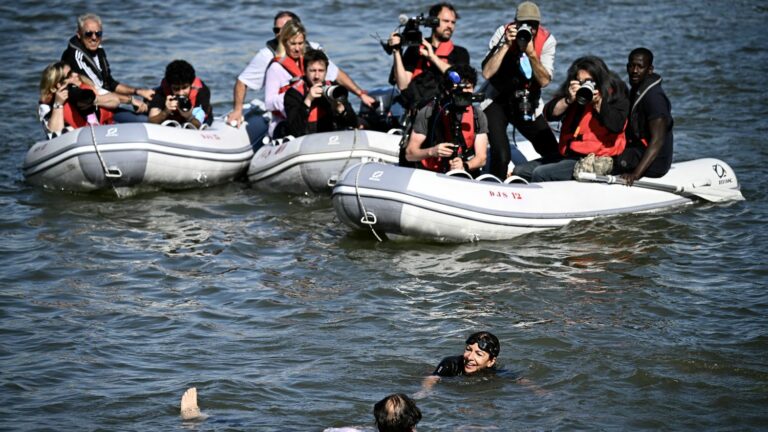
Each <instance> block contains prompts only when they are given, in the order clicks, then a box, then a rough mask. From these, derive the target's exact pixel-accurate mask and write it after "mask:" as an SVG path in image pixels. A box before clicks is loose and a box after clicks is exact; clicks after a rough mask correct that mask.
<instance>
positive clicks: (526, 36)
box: [515, 24, 533, 47]
mask: <svg viewBox="0 0 768 432" xmlns="http://www.w3.org/2000/svg"><path fill="white" fill-rule="evenodd" d="M531 39H533V33H532V32H531V26H529V25H528V24H520V26H519V27H518V28H517V36H516V37H515V40H516V41H517V43H518V44H519V45H520V47H525V46H526V45H528V42H530V41H531Z"/></svg>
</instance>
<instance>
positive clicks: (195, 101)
mask: <svg viewBox="0 0 768 432" xmlns="http://www.w3.org/2000/svg"><path fill="white" fill-rule="evenodd" d="M166 120H174V121H177V122H179V123H180V124H184V123H190V124H192V125H193V126H194V127H196V128H198V129H200V126H201V125H202V124H207V125H208V126H210V125H211V123H213V112H212V108H211V91H210V90H209V89H208V87H207V86H206V85H205V83H203V81H202V80H201V79H200V78H198V77H197V76H196V75H195V69H194V68H193V67H192V65H191V64H189V63H187V62H186V61H184V60H174V61H172V62H170V63H168V66H166V67H165V78H164V79H163V81H162V82H161V83H160V87H159V88H158V89H157V90H156V91H155V95H154V97H152V101H151V102H150V103H149V122H150V123H156V124H160V123H162V122H164V121H166Z"/></svg>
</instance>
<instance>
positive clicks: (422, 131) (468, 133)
mask: <svg viewBox="0 0 768 432" xmlns="http://www.w3.org/2000/svg"><path fill="white" fill-rule="evenodd" d="M453 73H455V74H458V78H459V79H458V80H456V81H459V80H460V82H459V83H458V84H457V83H456V82H455V81H451V80H450V79H446V84H445V88H446V90H445V92H444V93H443V97H442V100H441V101H440V102H439V103H438V102H435V101H433V102H431V103H429V104H427V105H426V106H424V107H423V108H421V109H420V110H419V111H418V113H417V114H416V119H415V120H414V123H413V131H412V132H411V135H410V137H409V139H408V145H407V147H406V148H405V158H406V160H408V161H410V162H421V163H420V167H421V168H424V169H428V170H431V171H437V172H447V171H450V170H456V169H463V170H464V171H467V172H469V173H470V174H472V175H477V174H478V173H479V171H480V169H481V168H482V167H483V166H485V158H486V149H487V147H488V123H487V122H486V119H485V115H484V114H483V112H482V111H481V110H480V109H476V108H475V107H474V106H473V105H472V103H471V102H472V101H473V100H475V98H474V97H473V94H472V93H473V92H474V90H475V85H476V84H477V71H475V69H474V68H472V66H469V65H466V64H461V65H457V66H453V67H451V68H450V69H448V73H447V74H446V78H449V77H450V76H451V75H452V74H453ZM453 76H454V77H455V76H456V75H453ZM462 96H463V97H462Z"/></svg>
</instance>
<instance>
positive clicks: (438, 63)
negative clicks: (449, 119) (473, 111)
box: [388, 3, 469, 109]
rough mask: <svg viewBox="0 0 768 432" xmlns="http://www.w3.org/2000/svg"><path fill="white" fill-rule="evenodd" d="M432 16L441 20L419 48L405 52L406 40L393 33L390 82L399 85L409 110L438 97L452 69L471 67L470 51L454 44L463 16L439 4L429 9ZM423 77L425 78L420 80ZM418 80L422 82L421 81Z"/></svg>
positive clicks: (450, 7)
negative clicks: (457, 25)
mask: <svg viewBox="0 0 768 432" xmlns="http://www.w3.org/2000/svg"><path fill="white" fill-rule="evenodd" d="M429 17H430V18H432V19H433V20H435V21H437V24H436V25H435V26H434V27H432V34H431V35H430V37H429V39H428V40H427V39H424V43H422V44H421V45H419V46H410V47H408V48H407V49H406V50H405V52H403V53H401V52H400V51H401V43H402V37H401V35H399V34H397V33H392V35H391V36H390V38H389V41H388V43H389V46H390V47H392V48H393V49H392V55H393V56H394V65H393V66H392V75H391V77H390V82H391V83H392V84H397V87H398V88H399V89H400V91H401V92H402V98H403V102H404V104H405V105H407V108H413V109H418V108H420V107H421V105H423V104H424V103H425V102H427V101H428V100H429V99H431V98H433V97H435V96H438V94H439V86H438V85H433V84H435V83H437V82H439V80H440V79H441V77H442V76H443V74H444V73H445V71H446V70H448V68H449V67H451V66H453V65H459V64H466V65H468V64H469V52H468V51H467V50H466V49H465V48H464V47H461V46H458V45H454V44H453V42H452V41H451V37H452V36H453V33H454V30H455V29H456V20H458V19H459V14H458V12H456V8H454V7H453V5H452V4H450V3H438V4H435V5H433V6H432V7H431V8H430V9H429ZM420 75H423V76H422V77H421V78H418V77H419V76H420ZM417 78H418V79H417Z"/></svg>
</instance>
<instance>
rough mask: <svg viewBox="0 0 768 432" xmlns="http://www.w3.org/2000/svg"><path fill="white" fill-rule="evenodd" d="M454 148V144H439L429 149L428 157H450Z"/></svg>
mask: <svg viewBox="0 0 768 432" xmlns="http://www.w3.org/2000/svg"><path fill="white" fill-rule="evenodd" d="M455 148H456V144H453V143H447V142H445V143H440V144H438V145H436V146H434V147H431V148H430V149H429V155H428V157H451V156H452V155H453V150H454V149H455Z"/></svg>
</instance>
